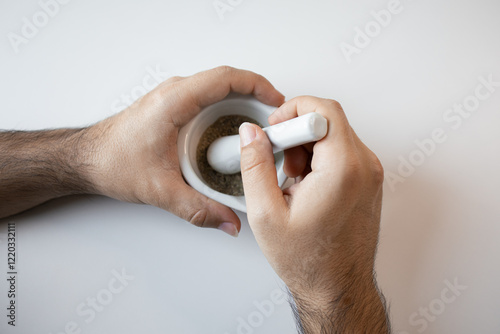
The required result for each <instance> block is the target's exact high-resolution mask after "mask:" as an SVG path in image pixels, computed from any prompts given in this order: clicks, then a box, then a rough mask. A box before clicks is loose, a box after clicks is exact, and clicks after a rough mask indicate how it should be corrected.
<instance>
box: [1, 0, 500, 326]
mask: <svg viewBox="0 0 500 334" xmlns="http://www.w3.org/2000/svg"><path fill="white" fill-rule="evenodd" d="M226 1H227V0H224V2H226ZM238 2H239V4H238ZM232 3H233V4H235V6H232V7H234V8H233V10H232V11H227V12H225V13H224V14H223V20H222V19H221V18H220V17H219V16H218V13H217V11H216V10H215V8H214V6H213V1H212V0H196V1H172V0H169V1H152V0H149V1H130V0H128V1H123V0H121V1H118V0H114V1H95V0H93V1H89V0H87V1H81V0H73V1H71V2H70V3H69V4H66V5H61V6H60V8H59V12H58V13H57V14H56V15H55V16H54V17H52V18H50V19H49V21H48V23H47V24H46V25H45V26H43V27H41V28H39V32H38V33H37V34H36V35H35V36H33V37H32V38H29V39H28V40H27V43H24V44H21V45H19V50H18V51H19V52H18V53H16V52H15V50H14V48H13V46H12V44H11V43H10V42H9V39H8V34H9V33H16V34H21V28H22V26H23V24H24V21H23V18H24V17H26V18H27V19H28V20H31V21H32V20H33V19H32V17H33V15H36V13H38V12H40V11H41V7H40V5H39V4H38V2H37V1H34V0H25V1H7V0H0V54H1V58H0V59H1V62H0V98H1V104H0V115H1V117H0V128H2V129H41V128H54V127H69V126H84V125H88V124H91V123H94V122H96V121H98V120H100V119H103V118H105V117H107V116H109V115H112V114H113V113H114V112H115V110H114V107H113V105H115V104H116V105H119V104H120V103H121V102H120V99H121V95H122V94H130V93H131V92H132V91H134V92H135V93H136V94H137V92H139V91H140V88H138V86H140V85H141V84H142V81H143V79H144V78H145V77H146V76H147V75H148V69H151V68H152V69H154V68H156V67H157V66H158V67H159V69H161V71H163V72H168V74H165V77H167V76H169V75H190V74H193V73H195V72H197V71H200V70H205V69H208V68H212V67H215V66H218V65H223V64H227V65H231V66H234V67H239V68H245V69H250V70H253V71H256V72H258V73H261V74H263V75H264V76H266V77H267V78H268V79H269V80H270V81H271V82H272V83H273V84H274V85H275V86H276V87H277V88H278V89H279V90H280V91H282V92H283V93H284V94H285V95H286V96H287V98H288V99H289V98H292V97H294V96H298V95H304V94H310V95H316V96H321V97H329V98H334V99H337V100H338V101H340V102H341V103H342V105H343V107H344V109H345V111H346V113H347V116H348V118H349V120H350V122H351V124H352V126H353V128H354V129H355V131H356V132H357V133H358V135H359V136H360V137H361V139H362V140H363V141H364V142H365V143H366V144H367V145H368V146H369V147H370V148H371V149H372V150H373V151H374V152H375V153H376V154H377V155H378V156H379V157H380V159H381V161H382V163H383V165H384V167H385V170H386V177H387V175H388V173H398V166H399V164H400V159H401V158H403V159H408V158H409V156H410V155H412V154H413V155H412V156H413V157H417V155H418V154H419V153H414V152H416V150H417V149H418V147H417V145H416V144H415V141H416V140H419V141H422V140H424V139H426V138H430V136H431V133H432V131H433V130H434V129H436V128H442V129H443V131H444V132H445V135H446V141H445V142H444V143H439V144H437V145H436V148H435V151H434V152H433V153H432V154H430V155H429V156H425V159H424V161H420V162H422V164H421V165H420V166H417V167H416V168H415V171H414V172H413V173H411V175H410V176H408V177H406V178H404V182H402V183H397V184H396V185H395V187H394V188H393V189H391V187H389V184H388V183H387V182H386V185H385V188H384V190H385V197H384V207H383V218H382V229H381V234H380V246H379V252H378V257H377V273H378V280H379V284H380V286H381V289H382V290H383V291H384V293H385V295H386V297H387V300H388V301H389V302H390V305H391V318H392V323H393V327H394V329H395V333H401V334H403V333H420V332H424V333H498V332H500V317H498V313H499V311H500V287H499V285H498V284H499V283H498V282H500V266H498V257H499V253H500V243H499V242H498V240H500V225H499V223H500V222H499V219H500V205H499V200H500V196H499V189H500V177H499V175H498V171H499V170H500V157H499V154H498V153H499V148H500V144H499V143H500V131H498V128H499V121H500V115H499V111H500V108H499V106H500V88H498V87H497V88H496V91H495V92H494V93H492V94H491V96H490V97H489V98H487V99H485V100H484V101H480V104H479V106H478V108H477V109H476V110H475V111H473V112H472V113H471V116H470V117H468V118H467V119H463V122H462V123H461V124H460V126H458V128H457V129H454V128H453V127H452V125H454V124H455V123H454V122H446V121H445V120H444V119H443V115H444V114H445V112H446V110H447V109H449V108H452V107H453V105H454V104H459V103H462V102H463V101H464V99H466V98H467V97H470V96H472V95H473V94H474V92H475V88H476V86H477V85H478V84H479V80H478V78H479V77H480V76H483V77H484V78H487V77H488V76H489V75H492V77H493V80H494V81H500V61H499V59H500V43H499V42H500V38H499V33H500V20H499V19H498V15H499V14H500V3H499V2H498V0H490V1H487V0H481V1H464V0H459V1H457V0H453V1H452V0H448V1H433V0H418V1H417V0H413V1H411V0H401V8H402V10H401V11H400V12H399V13H398V14H395V15H392V20H391V22H390V23H389V24H388V25H387V26H386V27H383V28H382V29H381V31H380V33H379V34H378V35H377V36H375V37H373V38H372V40H371V43H370V44H369V45H368V46H367V47H364V48H360V50H359V51H360V52H359V53H358V54H354V55H353V56H352V59H351V60H352V61H351V62H350V63H349V62H348V61H347V58H346V57H345V56H344V55H343V53H342V51H341V45H342V43H343V42H344V43H349V44H351V45H354V44H353V43H354V38H355V35H356V30H355V29H356V27H359V28H360V29H364V28H365V26H366V25H367V24H368V25H369V24H370V22H371V21H373V20H374V18H373V17H372V15H371V14H370V13H371V11H380V10H382V9H385V8H387V6H388V3H389V1H385V0H376V1H368V0H363V1H347V0H346V1H290V0H288V1H285V0H283V1H269V0H251V1H250V0H243V1H236V0H233V1H232ZM241 218H242V221H243V226H242V232H241V234H240V237H239V238H237V239H233V238H231V237H229V236H227V235H225V234H223V233H221V232H219V231H216V230H202V229H197V228H195V227H192V226H190V225H189V224H187V223H185V222H183V221H181V220H180V219H178V218H176V217H174V216H173V215H171V214H169V213H167V212H164V211H162V210H160V209H157V208H154V207H148V206H140V205H134V204H127V203H121V202H118V201H115V200H111V199H106V198H101V197H90V196H89V197H86V196H82V197H73V198H65V199H60V200H56V201H52V202H50V203H48V204H45V205H43V206H41V207H38V208H36V209H34V210H31V211H29V212H27V213H25V214H22V215H19V216H16V217H12V218H10V219H5V220H2V222H1V224H0V241H1V242H0V247H1V251H0V256H1V258H0V265H1V267H0V268H1V271H2V272H6V271H7V269H6V257H7V254H6V252H7V251H6V230H7V226H6V224H7V222H8V221H15V222H16V226H17V248H18V259H17V260H18V272H19V275H18V287H17V289H18V298H17V306H18V308H17V326H16V327H15V328H12V327H11V326H8V325H7V318H6V316H5V314H6V310H5V308H6V307H7V302H8V299H7V290H8V289H7V282H6V280H5V279H3V278H2V280H1V281H0V282H1V283H0V306H1V307H0V310H3V311H0V319H1V320H0V332H1V333H35V332H36V333H44V334H48V333H53V334H55V333H64V328H65V326H66V324H67V323H69V322H71V321H73V322H75V323H76V324H78V326H79V329H80V330H81V332H82V333H187V334H191V333H220V334H224V333H228V334H233V333H238V318H239V317H241V319H244V320H245V321H248V320H249V319H248V318H249V317H250V318H252V317H254V318H253V320H254V324H255V321H258V320H260V319H261V320H262V321H260V322H259V323H257V325H258V326H254V327H252V328H251V331H248V330H247V331H243V330H240V331H239V333H247V332H248V333H250V332H253V333H293V332H294V322H293V319H292V316H291V313H290V311H289V307H288V305H287V304H286V303H283V304H276V305H274V306H273V308H274V311H273V312H272V314H270V315H269V316H262V317H261V318H259V315H258V314H256V312H258V311H257V310H258V309H257V307H256V306H255V304H254V302H258V303H260V302H262V301H265V300H269V299H270V295H271V293H272V292H273V291H275V290H276V289H278V290H277V291H280V290H279V289H280V287H281V286H282V285H281V284H280V281H279V279H278V278H277V277H276V275H275V274H274V273H273V271H272V269H271V268H270V266H269V265H268V264H267V262H266V260H265V258H264V257H263V255H262V254H261V252H260V250H259V248H258V247H257V245H256V242H255V240H254V237H253V235H252V233H251V231H250V229H249V226H248V223H247V221H246V218H245V217H244V216H241ZM122 268H123V269H124V270H125V271H126V273H127V274H128V275H132V276H134V280H132V281H130V282H129V283H128V285H127V286H126V287H125V289H124V290H123V291H122V292H121V293H118V294H116V295H113V299H112V301H111V302H110V303H109V304H107V305H105V306H104V309H103V310H102V311H101V312H98V313H97V314H96V317H95V319H93V320H92V321H90V322H89V323H87V322H86V321H85V320H86V319H87V320H88V317H87V316H84V317H82V316H80V315H79V314H78V313H77V311H76V309H77V307H78V305H79V304H81V303H85V302H86V300H87V298H89V297H96V296H97V295H98V294H99V293H101V294H102V293H103V292H102V291H103V289H106V288H107V287H108V283H109V281H110V280H111V279H112V278H113V274H112V272H113V270H117V271H121V270H122ZM4 275H5V274H1V275H0V277H5V276H4ZM446 281H448V282H450V283H453V282H454V281H456V282H458V284H459V285H461V286H466V288H465V289H464V290H461V291H460V292H459V295H458V296H457V295H455V294H453V293H452V292H451V291H448V290H446V287H447V284H446ZM443 293H444V296H445V299H446V301H448V302H447V303H445V302H444V301H443V299H442V295H443ZM451 297H453V298H452V299H453V301H452V302H449V301H450V298H451ZM424 308H427V309H429V311H427V312H429V315H430V316H428V318H427V320H425V319H426V318H425V317H424V316H422V315H421V314H422V313H421V312H424V311H425V309H424ZM423 310H424V311H423ZM412 315H413V321H411V320H410V318H411V317H412ZM68 332H71V331H68Z"/></svg>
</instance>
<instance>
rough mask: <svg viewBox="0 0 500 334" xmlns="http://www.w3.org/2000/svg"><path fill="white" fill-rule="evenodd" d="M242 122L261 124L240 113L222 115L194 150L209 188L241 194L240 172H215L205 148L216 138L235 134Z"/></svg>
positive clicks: (226, 192) (235, 194)
mask: <svg viewBox="0 0 500 334" xmlns="http://www.w3.org/2000/svg"><path fill="white" fill-rule="evenodd" d="M244 122H249V123H253V124H257V125H259V126H260V127H262V125H261V124H259V123H258V122H257V121H255V120H254V119H252V118H250V117H246V116H241V115H229V116H222V117H220V118H218V119H217V120H216V121H215V123H214V124H212V125H210V126H209V127H208V128H207V130H206V131H205V132H204V133H203V135H202V136H201V138H200V142H199V143H198V148H197V150H196V162H197V164H198V169H199V170H200V173H201V176H202V177H203V180H205V182H206V183H207V185H208V186H209V187H210V188H212V189H214V190H216V191H218V192H221V193H224V194H227V195H232V196H243V182H242V181H241V173H239V172H238V173H236V174H229V175H227V174H222V173H219V172H216V171H215V170H214V169H213V168H212V167H210V165H209V164H208V160H207V150H208V147H209V146H210V144H212V143H213V142H214V141H215V140H216V139H217V138H220V137H225V136H232V135H237V134H238V129H239V127H240V125H241V123H244Z"/></svg>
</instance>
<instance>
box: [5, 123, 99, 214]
mask: <svg viewBox="0 0 500 334" xmlns="http://www.w3.org/2000/svg"><path fill="white" fill-rule="evenodd" d="M87 140H88V139H87V138H86V129H59V130H48V131H9V132H0V218H1V217H7V216H10V215H13V214H16V213H18V212H21V211H24V210H26V209H29V208H31V207H33V206H36V205H38V204H41V203H43V202H46V201H48V200H50V199H53V198H57V197H61V196H65V195H71V194H81V193H92V192H93V187H92V186H91V184H90V182H89V181H88V180H87V179H86V176H85V175H86V170H87V169H88V168H89V166H87V165H86V162H85V159H84V158H83V154H82V150H83V148H82V147H83V146H84V145H83V143H84V142H86V141H87Z"/></svg>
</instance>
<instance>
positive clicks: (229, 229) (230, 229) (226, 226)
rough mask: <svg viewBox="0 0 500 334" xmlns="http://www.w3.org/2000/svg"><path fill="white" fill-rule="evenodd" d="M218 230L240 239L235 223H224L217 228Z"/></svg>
mask: <svg viewBox="0 0 500 334" xmlns="http://www.w3.org/2000/svg"><path fill="white" fill-rule="evenodd" d="M217 228H218V229H219V230H221V231H222V232H225V233H227V234H229V235H230V236H232V237H235V238H236V237H238V229H237V228H236V226H234V224H233V223H227V222H224V223H222V224H220V225H219V227H217Z"/></svg>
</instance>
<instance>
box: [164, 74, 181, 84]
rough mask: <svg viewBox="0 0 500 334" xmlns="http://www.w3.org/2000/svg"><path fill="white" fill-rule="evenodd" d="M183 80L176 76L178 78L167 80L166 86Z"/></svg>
mask: <svg viewBox="0 0 500 334" xmlns="http://www.w3.org/2000/svg"><path fill="white" fill-rule="evenodd" d="M182 79H184V78H183V77H180V76H177V75H176V76H173V77H170V78H168V79H167V80H165V84H170V83H174V82H177V81H181V80H182Z"/></svg>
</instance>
